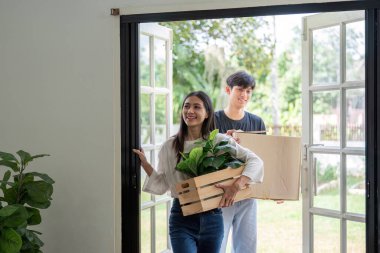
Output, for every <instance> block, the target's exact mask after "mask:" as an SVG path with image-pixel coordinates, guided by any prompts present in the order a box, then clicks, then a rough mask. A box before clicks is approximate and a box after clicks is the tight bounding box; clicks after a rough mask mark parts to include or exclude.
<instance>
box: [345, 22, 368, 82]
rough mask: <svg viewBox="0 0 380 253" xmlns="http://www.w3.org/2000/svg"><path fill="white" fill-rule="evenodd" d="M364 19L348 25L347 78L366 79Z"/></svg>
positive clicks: (350, 79)
mask: <svg viewBox="0 0 380 253" xmlns="http://www.w3.org/2000/svg"><path fill="white" fill-rule="evenodd" d="M364 34H365V32H364V21H359V22H354V23H349V24H347V25H346V80H347V81H359V80H364V74H365V70H364V53H365V42H364Z"/></svg>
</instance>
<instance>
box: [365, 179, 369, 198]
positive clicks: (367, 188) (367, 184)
mask: <svg viewBox="0 0 380 253" xmlns="http://www.w3.org/2000/svg"><path fill="white" fill-rule="evenodd" d="M365 190H366V192H367V199H369V197H370V193H369V190H370V184H369V181H368V182H367V183H366V189H365Z"/></svg>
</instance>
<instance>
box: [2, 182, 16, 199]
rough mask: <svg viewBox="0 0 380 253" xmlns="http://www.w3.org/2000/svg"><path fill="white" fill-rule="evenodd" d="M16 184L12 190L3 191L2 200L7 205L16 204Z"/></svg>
mask: <svg viewBox="0 0 380 253" xmlns="http://www.w3.org/2000/svg"><path fill="white" fill-rule="evenodd" d="M16 188H17V184H14V185H13V186H12V188H9V189H6V190H5V191H4V200H5V202H7V203H8V204H16V202H17V191H16Z"/></svg>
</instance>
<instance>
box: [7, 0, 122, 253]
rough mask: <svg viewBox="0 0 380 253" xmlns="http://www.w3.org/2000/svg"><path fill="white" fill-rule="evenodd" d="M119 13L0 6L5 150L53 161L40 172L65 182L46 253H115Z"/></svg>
mask: <svg viewBox="0 0 380 253" xmlns="http://www.w3.org/2000/svg"><path fill="white" fill-rule="evenodd" d="M114 2H115V1H114ZM114 4H117V3H114ZM112 6H113V4H112V3H110V2H108V3H106V2H104V1H93V0H79V1H78V0H64V1H41V0H17V1H8V0H0V150H2V151H8V152H16V151H17V150H18V149H25V150H27V151H30V152H32V153H33V154H36V153H49V154H51V156H50V157H48V158H41V159H40V160H37V161H38V162H36V163H35V164H34V165H35V166H34V168H35V169H36V170H37V169H38V170H39V171H42V172H46V173H48V174H49V175H51V177H52V178H53V179H55V181H56V183H55V185H54V188H55V192H54V194H53V202H52V206H51V207H50V208H49V209H47V210H45V211H44V212H43V213H42V215H43V223H42V225H41V226H39V227H38V228H37V230H40V231H41V232H43V236H42V240H43V241H44V242H45V244H46V245H45V246H44V248H43V249H44V252H48V253H50V252H51V253H60V252H62V253H68V252H72V253H75V252H87V253H88V252H91V253H96V252H99V253H106V252H107V253H108V252H114V248H115V246H114V244H115V242H114V240H115V238H116V237H115V230H116V231H117V225H118V224H119V222H117V220H118V217H120V216H118V217H116V216H115V212H117V211H118V210H119V209H116V207H117V206H119V203H120V198H117V199H116V201H115V198H114V194H115V191H114V189H115V186H117V185H120V183H119V181H120V176H119V173H118V172H119V171H120V166H118V167H117V168H116V173H115V167H116V165H117V164H120V163H119V162H118V160H115V158H114V156H115V155H116V154H117V153H115V147H116V146H117V145H118V143H117V142H115V139H114V135H116V136H117V135H118V136H120V134H119V131H117V127H118V126H119V125H118V117H119V115H118V112H117V111H116V109H115V108H118V107H116V106H115V107H114V102H115V103H117V102H118V101H119V100H118V97H119V92H118V89H114V87H115V80H116V78H115V70H116V69H117V68H116V67H115V65H114V64H115V61H114V50H116V51H117V47H115V41H116V42H117V40H116V38H115V31H114V27H115V20H116V19H117V18H115V17H112V16H110V15H109V12H110V11H109V10H110V8H111V7H112ZM118 85H119V84H117V85H116V87H118ZM116 94H117V95H116ZM117 106H119V105H117ZM115 115H116V117H115ZM116 139H117V138H116ZM118 139H120V137H119V138H118ZM0 173H2V172H0ZM114 177H115V178H114ZM119 196H120V194H119ZM115 220H116V222H115ZM119 221H120V219H119ZM117 244H119V242H117Z"/></svg>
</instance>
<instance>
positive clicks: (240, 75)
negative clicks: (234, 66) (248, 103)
mask: <svg viewBox="0 0 380 253" xmlns="http://www.w3.org/2000/svg"><path fill="white" fill-rule="evenodd" d="M227 85H228V86H230V87H231V88H233V87H234V86H240V87H243V88H244V89H245V88H252V90H253V89H254V88H255V85H256V82H255V79H254V78H253V76H251V75H250V74H248V73H247V72H245V71H238V72H235V73H233V74H232V75H230V76H229V77H228V78H227Z"/></svg>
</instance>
